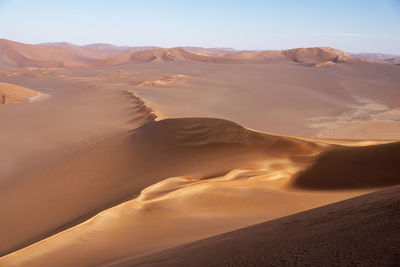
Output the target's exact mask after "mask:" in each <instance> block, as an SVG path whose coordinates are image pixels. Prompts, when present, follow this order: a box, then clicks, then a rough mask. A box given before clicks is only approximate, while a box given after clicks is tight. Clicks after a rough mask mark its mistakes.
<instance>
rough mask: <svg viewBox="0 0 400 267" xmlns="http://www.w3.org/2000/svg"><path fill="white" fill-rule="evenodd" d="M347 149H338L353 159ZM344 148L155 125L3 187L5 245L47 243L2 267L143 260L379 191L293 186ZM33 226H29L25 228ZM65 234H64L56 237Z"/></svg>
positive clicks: (210, 122)
mask: <svg viewBox="0 0 400 267" xmlns="http://www.w3.org/2000/svg"><path fill="white" fill-rule="evenodd" d="M333 143H335V141H334V142H333ZM357 144H358V143H357V142H355V143H354V146H357ZM349 145H351V144H349V143H348V144H347V145H346V147H341V148H340V149H341V150H343V151H350V152H351V151H352V150H353V149H354V147H352V146H349ZM339 147H340V146H339V145H333V144H332V145H331V144H328V143H327V142H325V141H324V142H321V141H318V140H315V141H311V140H304V139H297V138H292V137H286V136H276V135H271V134H264V133H260V132H254V131H251V130H248V129H246V128H243V127H241V126H239V125H237V124H235V123H233V122H230V121H226V120H220V119H203V118H185V119H166V120H161V121H153V122H149V123H147V124H145V125H143V126H141V127H140V128H138V129H136V130H134V131H132V132H131V134H130V135H128V136H124V137H121V138H117V139H113V140H110V141H108V142H105V143H102V144H100V145H96V146H95V147H94V148H92V149H89V150H88V151H85V152H82V153H80V154H79V155H77V156H75V157H74V158H71V159H70V160H68V161H66V162H63V163H61V164H59V165H56V166H51V167H49V168H47V169H45V170H42V171H41V173H40V175H37V176H34V177H33V179H32V177H29V179H25V180H23V184H24V186H21V184H19V183H14V185H11V186H9V187H5V188H3V191H2V192H1V193H2V195H3V196H4V199H5V201H4V202H3V203H2V204H1V205H2V206H1V209H8V210H10V209H13V213H12V214H10V215H9V218H8V220H7V222H2V224H1V228H0V229H2V230H4V233H2V236H5V237H6V240H9V242H8V244H6V245H8V246H9V247H8V248H7V247H5V248H4V250H7V249H8V250H9V251H10V250H14V249H18V248H21V247H22V246H24V245H28V244H29V243H30V242H33V241H39V240H40V239H43V240H42V241H39V242H37V243H34V244H32V245H31V246H29V247H26V248H23V249H20V250H18V251H16V252H15V253H11V254H9V255H6V256H4V257H3V258H1V259H0V263H5V264H10V265H11V266H13V264H14V265H15V266H41V265H43V264H45V263H46V264H50V265H57V266H71V265H74V266H87V265H97V264H100V263H104V262H108V261H110V260H112V259H117V258H121V257H126V256H129V255H130V257H139V256H141V255H144V254H146V253H150V252H154V251H157V250H161V249H164V248H168V247H172V246H176V245H179V244H182V243H185V242H190V241H194V240H198V239H200V238H204V237H207V236H211V235H215V234H218V233H221V232H226V231H230V230H234V229H237V228H240V227H244V226H248V225H252V224H255V223H258V222H262V221H265V220H270V219H273V218H277V217H281V216H285V215H288V214H292V213H295V212H298V211H302V210H307V209H310V208H314V207H318V206H321V205H325V204H328V203H332V202H334V201H338V200H342V199H345V198H349V197H352V196H356V195H359V194H362V193H365V192H368V190H369V191H371V190H373V188H370V189H367V190H358V189H360V188H364V187H365V185H364V184H363V182H364V181H363V180H360V181H359V183H358V186H355V185H354V184H351V186H349V187H348V188H345V189H350V188H351V189H353V190H347V191H331V192H327V191H317V190H305V189H304V188H302V187H297V186H293V184H292V182H293V179H294V177H296V176H295V175H296V174H297V173H299V172H300V171H302V170H306V171H307V169H308V168H315V167H316V166H318V164H319V162H320V161H319V160H318V159H319V158H323V157H324V155H326V154H328V153H329V152H330V151H335V150H336V149H339ZM377 147H378V146H377ZM393 147H394V148H393ZM379 148H380V149H382V150H387V149H389V150H390V149H394V150H395V152H393V153H389V154H388V155H389V156H390V157H391V160H392V161H396V160H397V157H396V155H397V153H396V151H398V145H397V144H396V143H393V144H387V145H381V146H379ZM321 153H322V154H321ZM324 153H326V154H324ZM372 153H373V152H372ZM339 160H340V159H339ZM361 161H362V164H359V165H357V166H355V168H356V169H355V170H358V171H359V172H360V173H363V172H365V170H364V169H363V168H367V167H365V166H367V165H368V164H371V162H370V161H371V159H370V158H368V157H365V158H361ZM310 166H311V167H310ZM339 166H341V165H340V164H339ZM357 168H358V169H357ZM367 170H368V169H367ZM396 170H397V169H396ZM396 170H395V171H396ZM378 171H379V169H377V170H376V173H377V172H378ZM227 172H229V173H227ZM110 177H112V179H110ZM319 178H320V179H321V180H320V181H318V182H317V183H320V184H324V181H325V180H324V177H319ZM334 179H341V177H334ZM65 188H68V190H65ZM28 189H29V190H28ZM32 189H34V190H32ZM21 196H23V197H21ZM25 198H27V199H30V201H29V203H30V205H29V206H27V205H26V204H25V203H26V202H25V200H24V199H25ZM49 203H51V205H49ZM118 203H122V204H120V205H117V204H118ZM114 205H116V206H114ZM55 207H57V208H55ZM109 207H111V208H109ZM107 208H108V209H107ZM101 210H104V211H103V212H100V211H101ZM96 212H100V213H99V214H98V215H96V216H95V217H92V218H91V219H89V220H87V221H85V222H84V223H82V224H78V225H76V224H77V223H79V222H81V221H84V220H85V219H88V218H89V217H90V216H93V215H94V214H95V213H96ZM44 218H45V219H44ZM28 220H29V221H30V223H29V225H27V224H25V223H22V222H26V221H28ZM160 222H162V223H161V224H160ZM74 225H76V226H74ZM204 225H207V227H204ZM67 228H69V229H67ZM62 229H67V230H65V231H63V232H60V233H58V234H55V233H56V232H58V230H62ZM53 234H55V235H53ZM82 240H84V241H82ZM155 240H157V242H155ZM18 242H19V243H18ZM4 250H3V251H4Z"/></svg>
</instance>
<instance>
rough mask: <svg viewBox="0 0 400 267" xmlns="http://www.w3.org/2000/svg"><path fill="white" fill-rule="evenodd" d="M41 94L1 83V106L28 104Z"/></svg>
mask: <svg viewBox="0 0 400 267" xmlns="http://www.w3.org/2000/svg"><path fill="white" fill-rule="evenodd" d="M37 95H39V92H37V91H35V90H32V89H29V88H26V87H22V86H18V85H15V84H11V83H2V82H0V104H12V103H26V102H29V99H30V98H31V97H34V96H37Z"/></svg>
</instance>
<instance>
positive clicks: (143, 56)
mask: <svg viewBox="0 0 400 267" xmlns="http://www.w3.org/2000/svg"><path fill="white" fill-rule="evenodd" d="M200 51H201V50H200ZM277 60H280V61H293V62H301V63H307V64H310V63H311V64H317V63H323V62H327V61H328V62H333V63H342V62H355V61H358V59H356V58H353V57H351V56H350V55H348V54H346V53H344V52H343V51H340V50H337V49H333V48H329V47H314V48H297V49H291V50H282V51H279V50H277V51H242V52H236V53H205V52H204V51H203V52H199V50H198V49H197V50H193V49H191V50H190V51H188V50H185V49H184V48H180V47H177V48H170V49H165V48H159V49H151V50H143V51H138V52H133V53H130V54H125V55H118V56H114V57H111V58H108V59H105V60H101V61H99V62H96V63H94V65H95V66H112V65H120V64H127V63H145V62H171V61H173V62H175V61H178V62H179V61H187V62H203V63H242V64H244V63H265V62H274V61H277ZM328 65H329V63H325V64H324V66H328Z"/></svg>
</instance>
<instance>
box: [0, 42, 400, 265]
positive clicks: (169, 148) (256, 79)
mask: <svg viewBox="0 0 400 267" xmlns="http://www.w3.org/2000/svg"><path fill="white" fill-rule="evenodd" d="M399 60H400V57H396V56H393V55H389V56H385V55H378V54H376V55H372V54H368V55H367V54H356V53H353V54H350V53H346V52H344V51H341V50H338V49H335V48H330V47H310V48H293V49H286V50H235V49H230V48H201V47H175V48H161V47H155V46H154V47H150V46H149V47H146V46H143V47H129V46H115V45H110V44H92V45H83V46H82V45H74V44H70V43H42V44H35V45H32V44H24V43H19V42H15V41H11V40H6V39H1V40H0V148H1V149H0V197H1V200H0V214H1V220H0V266H29V267H31V266H266V265H273V266H285V265H296V264H297V265H318V266H321V265H324V266H327V265H354V266H358V265H385V264H386V265H392V266H394V265H397V264H399V263H400V243H399V242H398V240H400V231H399V230H398V225H399V223H400V65H399V62H400V61H399Z"/></svg>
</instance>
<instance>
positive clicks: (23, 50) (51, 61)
mask: <svg viewBox="0 0 400 267" xmlns="http://www.w3.org/2000/svg"><path fill="white" fill-rule="evenodd" d="M91 61H92V59H90V58H87V57H84V56H80V55H76V54H72V53H70V52H69V51H64V50H60V49H58V48H54V47H44V46H39V45H29V44H23V43H18V42H14V41H9V40H5V39H1V40H0V65H2V66H6V67H13V68H14V67H59V66H60V65H61V64H63V65H65V66H83V65H84V64H87V63H89V62H91Z"/></svg>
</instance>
